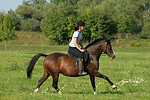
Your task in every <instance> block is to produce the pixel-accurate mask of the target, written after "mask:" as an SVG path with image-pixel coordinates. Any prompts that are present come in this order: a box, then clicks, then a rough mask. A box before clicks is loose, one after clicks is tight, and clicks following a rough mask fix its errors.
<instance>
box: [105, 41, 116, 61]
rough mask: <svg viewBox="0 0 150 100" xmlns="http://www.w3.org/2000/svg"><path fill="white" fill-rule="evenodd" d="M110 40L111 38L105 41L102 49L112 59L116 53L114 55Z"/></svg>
mask: <svg viewBox="0 0 150 100" xmlns="http://www.w3.org/2000/svg"><path fill="white" fill-rule="evenodd" d="M110 40H111V38H110V39H108V40H106V41H105V43H104V46H103V48H102V51H103V52H104V53H105V54H107V55H108V56H109V57H110V58H111V59H114V58H115V57H116V55H115V52H114V51H113V48H112V45H111V42H110Z"/></svg>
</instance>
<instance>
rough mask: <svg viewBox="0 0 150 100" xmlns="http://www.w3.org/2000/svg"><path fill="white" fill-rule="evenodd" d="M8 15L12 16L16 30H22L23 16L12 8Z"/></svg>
mask: <svg viewBox="0 0 150 100" xmlns="http://www.w3.org/2000/svg"><path fill="white" fill-rule="evenodd" d="M8 15H9V16H10V17H11V22H12V25H13V26H15V30H20V24H21V18H20V17H19V16H17V15H16V14H15V12H14V11H13V10H12V9H10V10H9V11H8Z"/></svg>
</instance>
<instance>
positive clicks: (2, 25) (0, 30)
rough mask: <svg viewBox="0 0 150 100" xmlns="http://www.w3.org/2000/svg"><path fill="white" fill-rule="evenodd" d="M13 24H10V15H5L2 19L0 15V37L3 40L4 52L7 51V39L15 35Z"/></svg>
mask: <svg viewBox="0 0 150 100" xmlns="http://www.w3.org/2000/svg"><path fill="white" fill-rule="evenodd" d="M14 29H15V26H13V25H12V22H11V17H10V16H9V15H7V14H6V15H5V17H4V19H3V18H2V17H0V39H1V40H4V41H5V52H7V41H8V40H11V39H13V38H14V37H15V31H14Z"/></svg>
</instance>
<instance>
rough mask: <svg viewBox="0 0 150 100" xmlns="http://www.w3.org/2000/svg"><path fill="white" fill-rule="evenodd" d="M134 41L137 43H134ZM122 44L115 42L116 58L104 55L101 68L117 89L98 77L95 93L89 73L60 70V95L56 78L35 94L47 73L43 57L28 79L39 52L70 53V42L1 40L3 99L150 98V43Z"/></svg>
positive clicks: (100, 70)
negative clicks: (6, 42)
mask: <svg viewBox="0 0 150 100" xmlns="http://www.w3.org/2000/svg"><path fill="white" fill-rule="evenodd" d="M132 44H133V43H132ZM149 44H150V43H149V42H148V46H125V47H123V46H118V44H116V43H115V42H114V43H113V44H112V45H113V49H114V51H115V53H116V58H115V59H113V60H111V59H110V58H109V57H108V56H105V55H102V56H101V58H100V60H99V62H100V69H99V72H100V73H102V74H104V75H106V76H108V77H109V79H110V80H111V81H112V82H113V83H114V84H115V85H116V86H117V87H118V90H117V91H116V90H113V89H112V88H111V86H110V85H109V84H108V82H107V81H106V80H104V79H100V78H96V89H97V94H95V95H94V94H93V90H92V86H91V82H90V78H89V76H88V75H87V76H84V77H73V78H72V77H66V76H63V75H61V74H60V77H59V82H58V87H59V89H60V90H61V91H62V95H59V94H58V93H57V92H56V91H55V89H54V88H53V87H52V78H51V77H49V78H48V80H47V81H46V82H45V83H43V85H42V86H41V87H40V89H39V92H38V93H37V94H34V90H35V88H36V86H37V84H38V80H39V79H40V78H41V77H42V76H43V72H44V70H43V66H42V64H43V61H44V58H43V57H41V58H40V59H39V60H38V62H37V63H36V65H35V67H34V70H33V74H32V78H31V79H27V76H26V70H27V66H28V63H29V61H30V60H31V58H32V57H33V56H34V55H36V54H37V53H45V54H50V53H53V52H62V53H67V50H68V46H49V45H11V44H9V45H8V46H7V53H5V50H4V45H3V44H0V100H50V99H51V100H98V99H99V100H131V99H132V100H149V99H150V46H149Z"/></svg>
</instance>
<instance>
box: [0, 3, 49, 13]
mask: <svg viewBox="0 0 150 100" xmlns="http://www.w3.org/2000/svg"><path fill="white" fill-rule="evenodd" d="M22 1H23V0H0V12H3V10H5V12H6V13H7V12H8V11H9V10H10V9H12V10H13V11H15V10H16V9H17V7H18V6H19V5H22ZM47 1H49V0H47Z"/></svg>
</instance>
